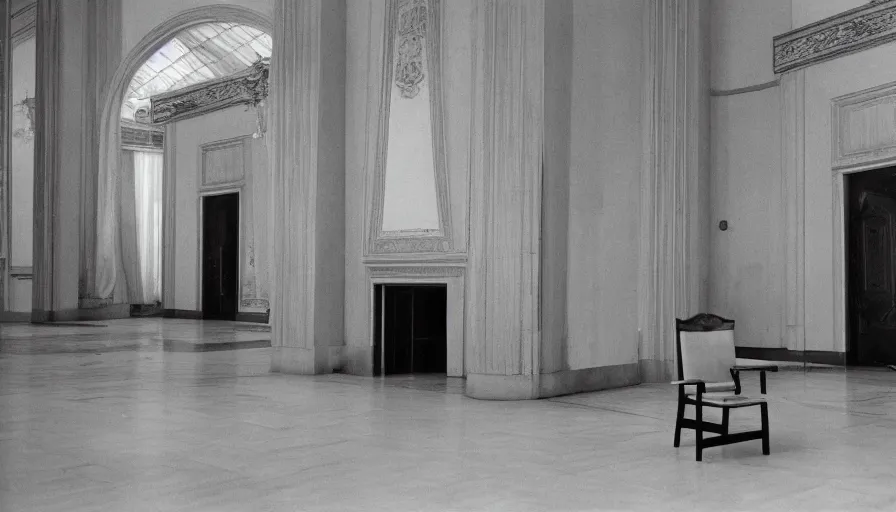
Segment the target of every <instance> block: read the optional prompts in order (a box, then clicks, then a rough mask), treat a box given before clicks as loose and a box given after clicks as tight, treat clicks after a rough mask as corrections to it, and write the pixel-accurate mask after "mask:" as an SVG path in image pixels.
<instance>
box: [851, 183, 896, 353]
mask: <svg viewBox="0 0 896 512" xmlns="http://www.w3.org/2000/svg"><path fill="white" fill-rule="evenodd" d="M871 173H876V174H871ZM861 175H865V176H861ZM849 192H850V194H849V195H850V208H849V216H850V222H849V246H848V247H849V266H850V269H849V283H848V293H849V297H848V299H849V300H848V304H849V308H850V340H849V341H850V343H849V345H850V346H849V349H850V350H849V355H850V359H851V362H852V363H853V364H860V365H881V364H894V363H896V252H894V251H896V232H894V228H896V199H894V197H896V176H894V172H893V170H892V169H890V170H888V171H886V172H881V171H868V173H867V174H866V173H859V175H857V176H855V179H854V180H851V181H850V184H849Z"/></svg>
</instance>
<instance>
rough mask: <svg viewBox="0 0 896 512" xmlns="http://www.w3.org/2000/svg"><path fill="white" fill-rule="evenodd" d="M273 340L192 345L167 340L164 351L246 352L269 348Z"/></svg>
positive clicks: (164, 343) (164, 342) (163, 344)
mask: <svg viewBox="0 0 896 512" xmlns="http://www.w3.org/2000/svg"><path fill="white" fill-rule="evenodd" d="M270 346H271V340H241V341H222V342H217V343H215V342H211V343H192V342H189V341H182V340H165V341H163V342H162V349H163V350H164V351H165V352H218V351H223V350H245V349H250V348H269V347H270Z"/></svg>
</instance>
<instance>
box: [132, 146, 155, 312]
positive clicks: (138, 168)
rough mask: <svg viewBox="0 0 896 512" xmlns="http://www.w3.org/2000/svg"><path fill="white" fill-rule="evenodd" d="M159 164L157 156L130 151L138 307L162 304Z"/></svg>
mask: <svg viewBox="0 0 896 512" xmlns="http://www.w3.org/2000/svg"><path fill="white" fill-rule="evenodd" d="M162 162H163V156H162V154H161V153H151V152H145V151H135V152H134V199H135V201H134V202H135V211H136V217H137V219H136V220H137V233H136V234H137V256H138V258H137V261H138V267H139V280H140V288H141V289H140V294H139V296H138V297H137V298H138V299H139V303H140V304H154V303H156V302H161V301H162V165H163V163H162ZM131 302H132V303H133V302H134V300H133V299H132V300H131Z"/></svg>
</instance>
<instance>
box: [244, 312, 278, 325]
mask: <svg viewBox="0 0 896 512" xmlns="http://www.w3.org/2000/svg"><path fill="white" fill-rule="evenodd" d="M269 317H270V315H268V314H267V313H237V314H236V321H237V322H252V323H256V324H266V323H268V320H269Z"/></svg>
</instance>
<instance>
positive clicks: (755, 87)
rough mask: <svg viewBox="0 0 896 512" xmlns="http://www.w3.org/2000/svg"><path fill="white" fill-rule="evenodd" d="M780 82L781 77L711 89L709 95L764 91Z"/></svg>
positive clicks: (732, 94)
mask: <svg viewBox="0 0 896 512" xmlns="http://www.w3.org/2000/svg"><path fill="white" fill-rule="evenodd" d="M780 84H781V79H780V78H776V79H774V80H771V81H769V82H765V83H761V84H755V85H748V86H746V87H738V88H736V89H710V91H709V95H710V96H714V97H715V96H736V95H738V94H747V93H750V92H757V91H764V90H766V89H771V88H773V87H777V86H778V85H780Z"/></svg>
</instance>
